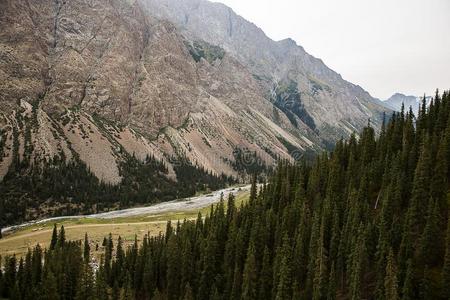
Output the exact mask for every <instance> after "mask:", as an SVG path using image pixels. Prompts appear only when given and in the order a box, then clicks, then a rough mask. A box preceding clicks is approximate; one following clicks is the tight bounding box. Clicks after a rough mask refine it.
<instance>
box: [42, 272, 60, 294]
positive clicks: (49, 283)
mask: <svg viewBox="0 0 450 300" xmlns="http://www.w3.org/2000/svg"><path fill="white" fill-rule="evenodd" d="M42 288H43V291H42V294H41V297H42V298H41V299H42V300H58V299H60V297H59V296H60V293H59V292H58V289H57V283H56V278H55V276H54V275H53V273H52V271H50V270H49V271H48V272H47V274H45V275H44V280H43V282H42Z"/></svg>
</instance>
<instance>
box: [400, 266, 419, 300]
mask: <svg viewBox="0 0 450 300" xmlns="http://www.w3.org/2000/svg"><path fill="white" fill-rule="evenodd" d="M413 276H414V274H413V266H412V259H409V260H408V263H407V269H406V275H405V280H404V282H403V288H402V300H413V299H416V297H415V294H414V282H413Z"/></svg>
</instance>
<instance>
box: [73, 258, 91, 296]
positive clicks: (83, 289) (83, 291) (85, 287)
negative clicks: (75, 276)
mask: <svg viewBox="0 0 450 300" xmlns="http://www.w3.org/2000/svg"><path fill="white" fill-rule="evenodd" d="M82 270H83V271H82V274H81V277H80V280H79V282H78V287H77V290H76V296H75V300H93V299H95V287H94V275H93V272H92V268H91V266H89V264H84V266H83V269H82Z"/></svg>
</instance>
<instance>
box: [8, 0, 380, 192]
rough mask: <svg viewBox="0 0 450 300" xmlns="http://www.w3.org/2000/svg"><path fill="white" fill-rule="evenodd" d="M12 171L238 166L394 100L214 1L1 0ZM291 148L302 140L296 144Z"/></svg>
mask: <svg viewBox="0 0 450 300" xmlns="http://www.w3.org/2000/svg"><path fill="white" fill-rule="evenodd" d="M0 11H1V13H0V27H1V28H2V30H1V32H0V57H1V59H0V101H1V102H0V105H1V115H0V127H1V128H2V143H1V144H2V153H3V158H2V160H1V163H0V177H3V176H4V175H5V174H6V173H7V171H8V168H9V166H10V165H11V163H12V161H13V159H14V157H15V156H17V158H18V159H19V160H20V161H23V160H29V161H30V163H31V164H32V165H39V164H41V163H42V162H43V161H47V160H49V159H50V158H52V157H62V158H64V159H65V160H70V159H71V158H73V157H77V158H79V159H80V160H81V161H82V162H84V163H86V164H87V166H88V167H89V170H90V171H91V172H93V173H94V174H95V176H97V177H98V178H99V179H101V180H102V181H103V182H107V183H111V184H117V183H119V182H120V181H121V180H122V176H121V167H120V162H122V161H124V160H125V159H126V157H128V156H136V157H137V158H139V159H141V160H144V159H145V157H146V156H148V155H151V156H154V157H156V158H157V159H158V160H161V161H164V163H165V164H166V165H167V166H168V168H169V174H171V175H170V176H171V177H172V178H175V173H174V171H173V168H172V165H173V163H172V162H171V161H169V160H171V158H173V157H183V158H184V157H186V158H187V159H188V160H189V161H191V162H193V163H195V164H197V165H198V166H202V167H204V168H205V169H207V170H211V171H213V172H215V173H217V174H219V173H222V172H224V173H225V174H229V175H236V174H237V171H236V169H235V168H234V167H233V164H232V162H233V161H234V160H235V155H234V154H233V153H235V150H236V149H238V148H239V149H244V148H247V149H249V150H251V151H255V152H256V154H257V156H259V157H261V159H262V160H263V161H265V162H266V163H267V164H273V163H274V162H275V161H276V159H277V158H278V157H282V158H288V159H291V156H292V155H294V156H295V153H297V152H311V151H312V152H313V151H317V150H320V149H324V148H326V147H328V146H329V145H331V144H332V143H333V142H334V141H336V140H337V139H340V138H341V137H346V136H348V135H349V134H351V133H352V132H355V131H358V130H359V129H361V128H362V127H363V126H364V125H365V124H367V120H368V119H369V118H370V119H371V120H372V121H373V123H374V124H375V125H378V124H379V123H380V120H381V116H382V112H383V111H384V110H385V108H384V107H383V105H382V104H381V103H379V102H378V101H377V100H375V99H373V98H372V97H371V96H370V95H369V94H368V93H367V92H366V91H364V90H363V89H362V88H361V87H359V86H355V85H353V84H352V83H349V82H347V81H345V80H343V79H342V77H341V76H340V75H339V74H338V73H336V72H334V71H333V70H331V69H329V68H328V67H327V66H326V65H325V64H324V63H323V62H322V61H321V60H320V59H317V58H315V57H313V56H311V55H310V54H308V53H306V52H305V51H304V49H303V48H302V47H301V46H298V45H296V43H295V42H294V41H293V40H290V39H287V40H284V41H280V42H274V41H272V40H270V39H269V38H268V37H266V36H265V34H264V32H262V31H261V30H260V29H259V28H258V27H256V26H255V25H254V24H252V23H250V22H248V21H246V20H245V19H243V18H241V17H240V16H238V15H236V14H235V13H234V12H233V11H232V10H231V9H230V8H228V7H226V6H224V5H222V4H217V3H211V2H208V1H203V0H201V1H200V0H188V1H175V0H139V1H133V0H127V1H125V0H113V1H109V2H104V1H98V0H94V1H83V0H75V1H61V0H57V1H50V0H45V1H40V2H38V3H36V2H30V1H24V0H19V1H12V0H10V1H2V2H1V4H0ZM293 152H295V153H294V154H293Z"/></svg>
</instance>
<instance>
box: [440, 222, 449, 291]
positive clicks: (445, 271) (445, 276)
mask: <svg viewBox="0 0 450 300" xmlns="http://www.w3.org/2000/svg"><path fill="white" fill-rule="evenodd" d="M445 245H446V246H445V257H444V266H443V268H442V284H441V285H442V296H443V297H444V298H445V299H450V218H448V222H447V231H446V237H445Z"/></svg>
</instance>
